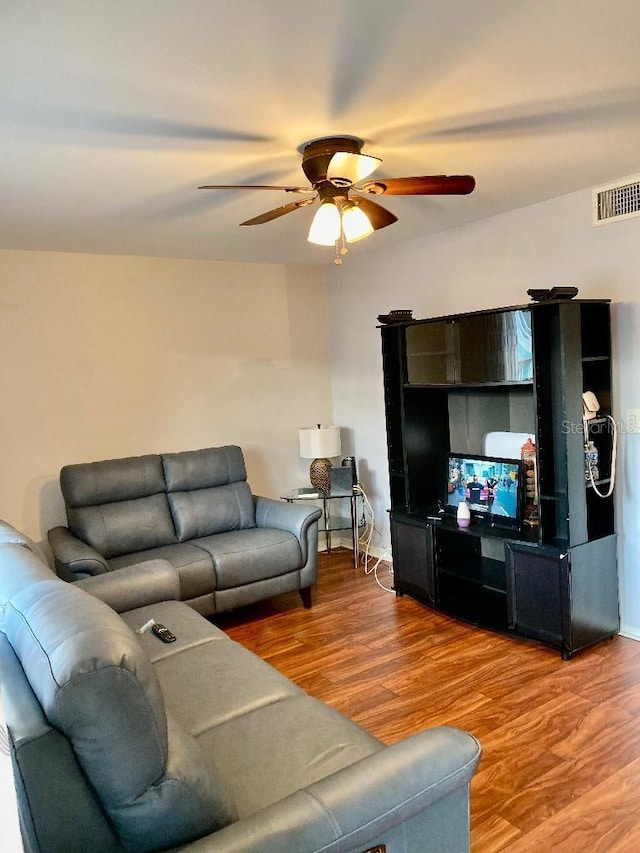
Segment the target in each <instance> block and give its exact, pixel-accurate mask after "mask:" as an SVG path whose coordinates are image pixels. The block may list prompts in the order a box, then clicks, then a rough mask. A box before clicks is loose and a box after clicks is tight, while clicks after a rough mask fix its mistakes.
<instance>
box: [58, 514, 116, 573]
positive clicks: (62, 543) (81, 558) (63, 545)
mask: <svg viewBox="0 0 640 853" xmlns="http://www.w3.org/2000/svg"><path fill="white" fill-rule="evenodd" d="M47 536H48V538H49V545H51V550H52V551H53V556H54V559H55V565H56V572H57V573H58V575H59V576H60V577H61V578H62V579H63V580H66V581H74V580H78V579H79V578H86V577H91V576H93V575H101V574H103V573H104V572H108V571H109V564H108V563H107V561H106V559H105V558H104V557H103V556H102V554H99V553H98V552H97V551H96V550H95V549H94V548H92V547H91V545H87V543H86V542H83V541H82V540H81V539H78V538H77V537H76V536H74V535H73V533H72V532H71V531H70V530H69V528H68V527H53V528H52V529H51V530H50V531H49V533H48V534H47Z"/></svg>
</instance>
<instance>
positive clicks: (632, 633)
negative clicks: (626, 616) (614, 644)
mask: <svg viewBox="0 0 640 853" xmlns="http://www.w3.org/2000/svg"><path fill="white" fill-rule="evenodd" d="M618 633H619V634H620V636H621V637H627V639H629V640H638V641H640V628H638V627H637V625H621V626H620V630H619V631H618Z"/></svg>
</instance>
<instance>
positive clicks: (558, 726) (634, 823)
mask: <svg viewBox="0 0 640 853" xmlns="http://www.w3.org/2000/svg"><path fill="white" fill-rule="evenodd" d="M319 576H320V579H319V583H318V587H317V588H316V589H315V591H314V605H313V608H312V609H311V610H305V609H304V608H303V607H302V603H301V601H300V598H299V596H298V595H297V594H291V595H285V596H280V597H279V598H275V599H272V600H270V601H268V602H264V603H262V604H260V605H256V606H254V607H249V608H243V609H241V610H240V611H238V612H236V613H233V614H221V615H220V616H218V617H216V620H215V621H216V624H218V625H219V626H220V627H221V628H222V629H223V630H225V631H227V633H228V634H229V635H230V636H231V637H232V638H233V639H235V640H237V641H238V642H240V643H242V644H243V645H244V646H246V647H247V648H249V649H252V650H253V651H254V652H256V653H257V654H258V655H260V656H261V657H262V658H264V659H265V660H267V661H269V663H271V664H272V665H273V666H274V667H276V668H277V669H279V670H280V671H281V672H283V673H284V674H285V675H287V676H288V677H289V678H291V679H292V680H293V681H295V682H296V683H297V684H299V685H300V686H301V687H302V688H304V689H305V690H306V691H307V692H309V693H310V694H311V695H313V696H316V697H317V698H318V699H321V700H322V701H324V702H326V703H327V704H329V705H332V706H333V707H334V708H337V709H338V710H340V711H342V712H343V713H344V714H346V715H347V716H348V717H350V718H351V719H353V720H355V721H356V722H358V723H359V724H360V725H362V726H363V727H364V728H366V729H367V730H368V731H369V732H371V733H372V734H374V735H375V736H376V737H378V738H380V739H381V740H382V741H384V742H385V743H388V744H391V743H394V742H395V741H398V740H400V739H401V738H404V737H406V736H407V735H410V734H412V733H414V732H417V731H419V730H421V729H424V728H428V727H431V726H436V725H441V724H447V725H454V726H459V727H460V728H462V729H465V730H467V731H469V732H472V733H473V734H474V735H475V736H476V737H477V738H478V739H479V740H480V742H481V744H482V747H483V757H482V761H481V763H480V767H479V770H478V773H477V774H476V776H475V777H474V780H473V783H472V793H471V814H472V850H473V851H475V853H494V851H495V852H496V853H497V851H508V853H525V851H527V853H536V851H544V852H545V853H575V851H581V853H582V851H584V853H587V851H588V853H627V851H629V853H630V852H631V851H634V853H635V851H638V850H640V643H638V642H635V641H634V640H628V639H624V638H622V637H616V638H615V639H614V640H612V641H610V642H605V643H602V644H600V645H598V646H596V647H594V648H593V649H590V650H588V651H586V652H582V653H581V654H579V655H576V657H575V658H574V659H573V660H571V661H568V662H564V661H562V659H561V658H560V655H559V654H558V653H557V652H555V651H553V650H551V649H546V648H544V647H542V646H538V645H536V644H533V643H527V642H524V641H519V640H514V639H511V638H507V637H503V636H500V635H498V634H493V633H491V632H488V631H483V630H481V629H478V628H474V627H470V626H468V625H465V624H463V623H461V622H458V621H456V620H454V619H449V618H448V617H445V616H443V615H441V614H438V613H435V612H433V611H431V610H430V609H429V608H427V607H425V606H424V605H422V604H419V603H418V602H416V601H413V600H412V599H411V598H408V597H396V596H395V595H394V594H393V593H389V592H385V591H384V590H383V589H381V588H380V586H378V584H377V583H376V580H375V578H374V575H373V574H365V572H364V569H363V568H362V567H361V568H360V569H359V570H358V571H354V569H353V563H352V554H351V552H350V551H348V550H346V549H337V550H334V551H333V552H332V554H331V555H326V554H321V555H320V557H319ZM378 577H379V579H380V581H381V583H382V584H383V585H385V586H390V585H391V579H390V576H389V573H388V570H387V569H386V568H385V567H384V566H383V567H381V568H379V569H378Z"/></svg>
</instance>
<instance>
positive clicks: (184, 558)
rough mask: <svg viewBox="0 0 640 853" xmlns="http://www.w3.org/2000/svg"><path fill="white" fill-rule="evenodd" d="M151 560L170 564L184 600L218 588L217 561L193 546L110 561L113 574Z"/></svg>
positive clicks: (171, 547)
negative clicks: (177, 579) (126, 567)
mask: <svg viewBox="0 0 640 853" xmlns="http://www.w3.org/2000/svg"><path fill="white" fill-rule="evenodd" d="M148 560H167V562H169V563H171V565H172V566H173V567H174V569H175V570H176V572H177V573H178V578H179V580H180V598H181V599H182V600H183V601H187V600H189V599H191V598H197V597H198V596H201V595H206V594H207V593H211V592H212V591H213V590H214V589H215V586H216V576H215V572H214V571H213V561H212V560H211V557H210V556H209V554H207V552H206V551H203V549H202V548H198V546H197V545H193V544H192V543H191V542H182V543H181V544H175V545H163V546H162V547H161V548H150V549H149V550H146V551H137V552H135V553H133V554H122V555H121V556H119V557H114V558H113V559H111V560H109V570H110V571H111V570H114V569H122V568H124V567H125V566H135V565H137V564H139V563H144V562H147V561H148Z"/></svg>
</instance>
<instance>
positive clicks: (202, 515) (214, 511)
mask: <svg viewBox="0 0 640 853" xmlns="http://www.w3.org/2000/svg"><path fill="white" fill-rule="evenodd" d="M168 497H169V505H170V507H171V514H172V516H173V521H174V524H175V527H176V530H177V532H178V539H179V540H180V542H185V541H188V540H189V539H197V538H198V537H200V536H210V535H212V534H214V533H226V532H227V531H229V530H244V529H246V528H249V527H255V525H256V514H255V507H254V503H253V497H252V495H251V489H250V488H249V485H248V483H245V482H241V483H230V484H229V485H227V486H216V487H214V488H208V489H196V490H195V491H192V492H170V493H169V496H168Z"/></svg>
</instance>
